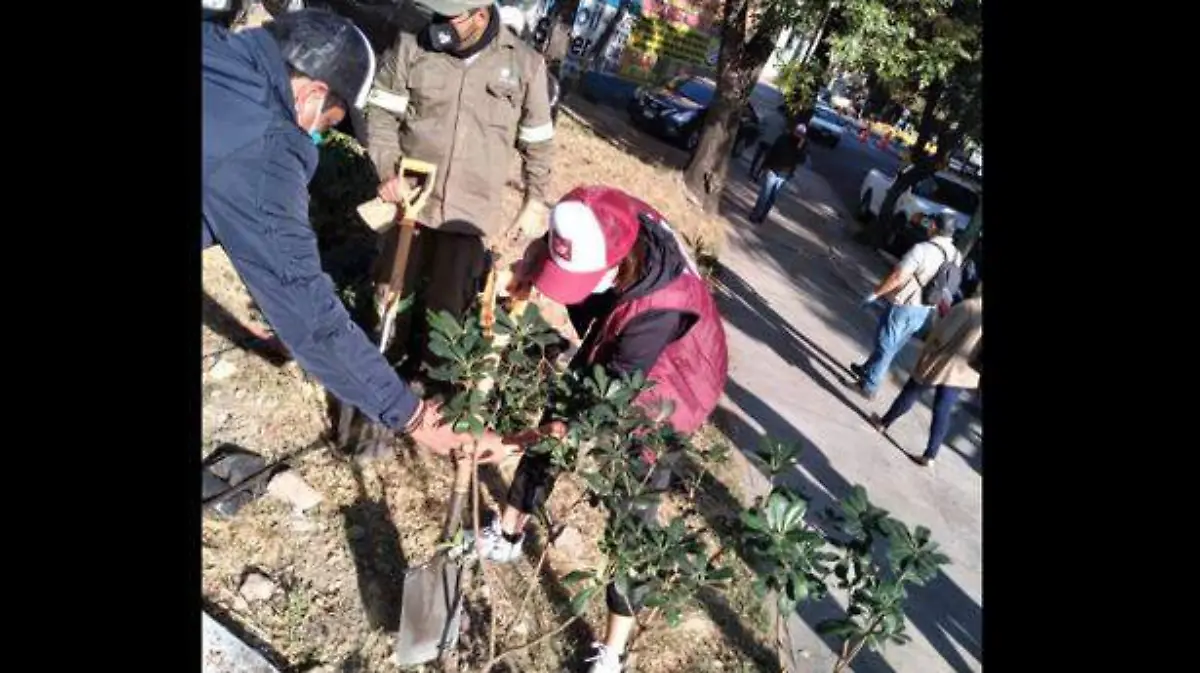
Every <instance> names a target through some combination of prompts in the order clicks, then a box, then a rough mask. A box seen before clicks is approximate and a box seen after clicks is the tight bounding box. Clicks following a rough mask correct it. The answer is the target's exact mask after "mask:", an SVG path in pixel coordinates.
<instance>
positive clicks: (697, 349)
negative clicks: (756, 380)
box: [588, 271, 729, 433]
mask: <svg viewBox="0 0 1200 673" xmlns="http://www.w3.org/2000/svg"><path fill="white" fill-rule="evenodd" d="M662 309H671V310H677V311H684V312H686V313H691V314H692V315H696V316H699V320H697V321H696V323H695V324H693V325H692V327H691V329H689V330H688V331H687V333H686V334H684V335H683V337H681V338H679V339H677V340H676V341H674V342H673V343H671V344H670V345H668V346H667V348H666V350H664V351H663V353H662V355H660V356H658V361H657V362H655V363H654V366H653V367H651V368H650V371H649V372H648V373H647V378H649V379H650V380H651V381H654V382H655V384H656V385H655V386H654V387H653V388H651V389H650V390H647V391H646V392H644V393H642V395H641V396H640V397H639V398H638V402H639V403H641V404H644V405H646V406H647V407H648V408H656V407H657V404H656V400H658V399H659V398H662V397H665V398H667V399H669V400H672V401H673V402H674V403H675V410H674V412H673V413H672V414H671V418H670V423H671V425H672V426H674V427H675V429H676V430H678V431H679V432H681V433H690V432H694V431H695V430H696V429H697V428H699V427H700V426H701V425H702V424H703V423H704V420H705V419H706V418H708V415H709V414H711V413H712V411H713V409H715V408H716V407H717V401H718V400H719V399H720V398H721V391H722V390H723V389H724V388H725V377H726V375H727V374H728V364H729V358H728V354H727V353H726V349H725V328H724V326H722V325H721V316H720V315H719V314H718V313H717V305H716V302H714V301H713V298H712V294H711V293H709V291H708V286H706V285H705V284H704V281H703V280H701V279H700V277H699V276H697V275H696V274H695V273H693V272H691V271H687V272H684V273H683V274H682V275H680V276H679V277H678V278H676V279H675V280H673V281H671V282H670V283H669V284H668V285H666V286H665V287H662V288H659V289H658V290H656V291H654V292H652V293H650V294H648V295H646V296H644V297H638V298H636V299H631V300H629V301H627V302H622V303H619V304H617V307H616V308H615V309H614V310H613V312H612V313H610V314H609V316H608V318H606V319H605V321H604V323H603V324H602V325H601V326H600V330H601V331H600V336H599V338H598V339H597V340H596V345H595V347H593V348H592V351H591V353H589V354H588V363H589V364H592V363H594V362H596V361H597V359H598V358H600V357H601V356H602V355H603V354H604V352H605V350H606V349H607V348H609V347H611V346H612V344H613V343H614V341H615V340H616V337H617V335H619V334H620V333H621V331H622V330H624V329H625V326H626V325H628V324H629V321H630V320H632V319H633V318H635V317H636V316H638V315H641V314H642V313H645V312H646V311H655V310H662Z"/></svg>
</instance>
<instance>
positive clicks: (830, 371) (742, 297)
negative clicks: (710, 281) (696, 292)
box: [715, 266, 867, 421]
mask: <svg viewBox="0 0 1200 673" xmlns="http://www.w3.org/2000/svg"><path fill="white" fill-rule="evenodd" d="M716 278H717V281H718V287H717V288H716V293H715V296H716V300H717V307H718V309H719V310H720V312H721V316H722V317H723V318H725V320H727V321H729V322H730V323H732V324H733V325H734V326H735V327H737V328H738V329H739V330H741V331H742V332H743V333H745V334H748V335H752V336H753V337H754V338H756V339H758V340H759V341H761V342H762V343H764V344H766V345H767V346H770V347H771V349H772V350H774V351H775V352H776V353H777V354H778V355H779V357H780V358H782V359H783V360H784V361H785V362H788V363H789V364H792V365H794V366H795V367H797V368H799V369H800V370H801V371H803V372H804V373H805V374H807V375H808V376H809V378H811V379H812V380H813V381H815V382H816V383H817V384H818V385H820V386H821V388H823V389H824V390H825V391H826V392H828V393H829V394H830V395H832V396H833V397H835V398H837V399H838V400H839V401H841V403H842V404H844V405H846V407H847V408H849V409H850V410H852V411H854V412H855V413H856V414H858V415H859V416H860V417H861V418H862V419H863V420H864V421H866V420H867V416H866V414H865V413H864V412H863V410H862V408H861V407H860V406H859V404H858V402H856V401H855V400H853V399H851V396H855V397H857V393H855V392H853V391H852V389H851V388H850V387H849V382H850V371H849V370H848V369H847V368H846V364H845V363H842V362H839V361H838V360H837V359H836V358H834V357H833V356H832V355H830V354H829V353H828V352H827V351H825V349H823V348H821V346H819V345H818V344H817V343H816V342H814V341H813V340H811V339H809V338H808V337H806V336H805V335H804V334H802V333H801V332H800V331H799V330H797V329H796V328H795V327H793V326H792V325H791V324H790V323H788V321H787V320H785V319H784V318H783V316H781V315H779V313H777V312H776V311H775V310H774V309H773V308H771V307H770V306H769V305H768V304H767V302H766V301H765V300H764V299H763V298H762V296H761V295H759V294H758V293H757V292H756V291H755V290H754V289H753V288H751V287H750V286H749V285H747V284H746V282H745V281H744V280H742V278H741V276H739V275H738V274H736V273H734V272H733V271H731V270H729V269H728V268H727V267H725V266H721V267H719V269H718V271H717V274H716ZM726 392H728V388H727V390H726Z"/></svg>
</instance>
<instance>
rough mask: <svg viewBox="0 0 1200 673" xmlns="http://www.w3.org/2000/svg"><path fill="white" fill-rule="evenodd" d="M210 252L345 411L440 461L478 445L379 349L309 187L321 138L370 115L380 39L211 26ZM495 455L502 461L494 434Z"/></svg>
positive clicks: (206, 148)
mask: <svg viewBox="0 0 1200 673" xmlns="http://www.w3.org/2000/svg"><path fill="white" fill-rule="evenodd" d="M201 43H202V60H201V79H202V82H203V84H202V86H203V90H202V92H201V97H200V98H201V101H202V105H203V117H202V119H203V121H202V124H203V126H202V129H203V135H202V143H203V157H202V164H201V176H202V177H201V192H202V197H201V198H202V202H201V206H202V210H201V217H200V219H201V227H200V229H201V245H202V246H203V247H204V248H208V247H210V246H212V245H214V244H215V245H220V246H221V247H222V248H223V249H224V250H225V252H226V253H227V254H228V255H229V260H230V262H232V264H233V267H234V269H235V270H236V271H237V273H238V275H239V276H240V277H241V279H242V281H243V282H244V283H245V285H246V288H247V289H248V290H249V291H250V295H251V296H252V297H253V298H254V301H255V303H256V304H257V305H258V307H259V308H260V309H261V310H262V312H263V315H264V316H265V317H266V319H267V321H268V322H269V323H270V324H271V327H272V329H273V330H274V331H275V332H276V334H277V335H278V336H279V339H280V340H281V341H282V342H283V344H284V345H285V346H286V348H287V350H288V351H289V352H290V353H291V354H292V355H293V356H294V357H295V359H296V362H297V363H299V364H300V366H301V367H303V368H304V370H305V371H306V372H308V373H309V374H311V375H312V376H314V377H315V378H316V379H317V380H318V381H320V382H321V384H322V385H324V386H325V387H326V388H328V389H329V390H330V391H331V392H332V393H333V394H334V395H336V396H337V397H338V398H339V399H340V400H342V401H343V402H344V403H347V404H352V405H354V406H355V407H357V408H358V409H360V410H361V411H362V412H363V413H364V414H365V415H366V416H368V417H370V418H371V419H373V420H376V421H378V422H380V423H383V424H384V425H385V426H387V427H388V428H391V429H393V430H396V431H400V432H404V433H407V434H409V435H410V436H412V437H413V438H414V439H415V440H416V441H417V442H419V443H420V444H422V445H424V446H426V447H427V448H429V449H430V450H432V451H434V452H436V453H442V454H444V453H448V452H449V451H451V450H452V449H454V448H456V447H458V446H459V445H461V444H463V443H465V442H468V443H469V441H470V437H469V435H459V434H456V433H454V432H452V431H451V430H450V429H449V427H448V426H447V425H446V424H444V423H442V422H441V414H440V413H439V410H438V409H437V407H436V405H434V404H433V403H426V402H423V401H422V400H420V399H419V398H418V397H417V396H416V395H414V394H413V392H412V391H411V390H410V389H409V387H408V385H407V384H406V383H405V382H404V381H403V380H401V379H400V377H399V376H398V375H397V374H396V373H395V371H394V370H393V369H392V367H391V366H390V365H389V364H388V363H387V361H386V360H384V358H383V356H382V355H380V353H379V351H378V350H377V349H376V348H375V346H374V345H372V344H371V342H370V341H369V340H368V339H367V336H366V335H365V334H364V333H363V332H362V330H361V329H359V327H358V326H357V325H355V324H354V322H353V321H351V319H350V316H349V314H348V313H347V311H346V309H345V307H344V306H343V305H342V302H341V300H340V299H338V297H337V294H336V293H335V291H334V287H333V282H332V281H331V280H330V278H329V276H328V275H326V274H325V273H324V272H323V271H322V270H321V260H320V257H319V254H318V251H317V238H316V233H315V232H314V231H313V229H312V226H311V225H310V224H309V221H308V200H309V199H308V182H309V180H310V179H311V178H312V175H313V172H314V171H315V170H316V164H317V157H318V153H317V148H316V145H317V144H319V143H320V142H321V139H322V136H323V134H324V133H326V132H327V131H328V130H329V129H330V128H331V127H332V126H334V125H336V124H337V123H338V122H340V121H341V120H342V119H343V118H344V116H345V115H346V112H347V109H348V108H349V107H350V106H354V107H357V108H360V109H361V108H362V106H363V105H364V104H365V101H366V98H367V89H368V88H369V86H370V84H371V81H372V79H373V78H374V74H375V56H374V54H373V52H372V51H371V46H370V44H369V43H368V42H367V38H366V37H365V36H364V35H363V34H362V32H361V31H360V30H358V28H356V27H355V26H354V24H353V23H351V22H350V21H349V20H348V19H345V18H342V17H340V16H337V15H335V14H332V13H329V12H323V11H316V10H302V11H297V12H289V13H285V14H282V15H280V16H279V17H278V18H277V19H275V20H274V21H271V22H269V23H267V24H265V25H264V26H263V27H262V28H254V29H250V30H244V31H241V32H237V33H234V32H231V31H229V30H227V29H226V28H224V27H222V26H220V25H217V24H215V23H213V22H204V23H203V24H202V33H201ZM485 443H486V445H485V446H484V447H483V451H484V453H485V457H487V458H488V459H493V460H494V459H498V458H500V457H502V453H503V446H502V443H501V441H500V438H499V437H498V436H496V435H495V434H489V435H488V436H487V437H485Z"/></svg>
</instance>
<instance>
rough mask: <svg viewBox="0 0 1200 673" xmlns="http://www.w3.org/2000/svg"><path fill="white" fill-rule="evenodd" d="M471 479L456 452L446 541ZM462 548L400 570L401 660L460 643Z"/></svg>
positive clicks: (430, 656)
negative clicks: (402, 577) (402, 583)
mask: <svg viewBox="0 0 1200 673" xmlns="http://www.w3.org/2000/svg"><path fill="white" fill-rule="evenodd" d="M470 485H471V458H470V456H468V455H466V454H465V453H460V454H459V456H458V459H457V460H456V461H455V464H454V490H453V491H452V492H451V494H450V506H449V511H448V512H447V513H446V523H445V525H444V526H443V527H442V536H441V541H442V542H443V543H448V542H450V541H451V540H452V539H453V537H454V535H455V533H457V532H458V530H459V524H460V523H461V522H462V509H463V503H465V502H466V500H467V492H468V490H469V489H470ZM464 556H466V554H465V552H464V550H462V549H456V548H454V547H449V548H447V549H445V550H444V551H441V552H439V553H438V554H437V555H436V556H434V557H433V558H432V559H430V560H429V561H428V562H426V563H424V564H422V565H420V566H417V567H415V568H410V569H408V570H407V571H405V573H404V594H403V598H402V599H401V603H400V630H399V632H398V633H397V634H396V654H395V662H396V663H397V664H398V665H400V666H414V665H416V664H421V663H425V662H427V661H433V660H434V659H437V658H438V656H439V655H440V654H441V653H442V652H443V651H446V650H451V649H453V648H454V647H456V646H457V645H458V631H459V617H460V615H461V614H462V586H463V577H464V575H465V571H466V567H467V566H466V563H467V560H466V559H465V558H464Z"/></svg>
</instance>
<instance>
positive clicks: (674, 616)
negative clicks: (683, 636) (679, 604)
mask: <svg viewBox="0 0 1200 673" xmlns="http://www.w3.org/2000/svg"><path fill="white" fill-rule="evenodd" d="M665 614H666V617H667V625H668V626H670V627H671V628H675V627H676V626H679V622H680V621H682V619H683V614H682V613H681V612H680V611H679V608H670V609H668V610H667V611H666V613H665Z"/></svg>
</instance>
